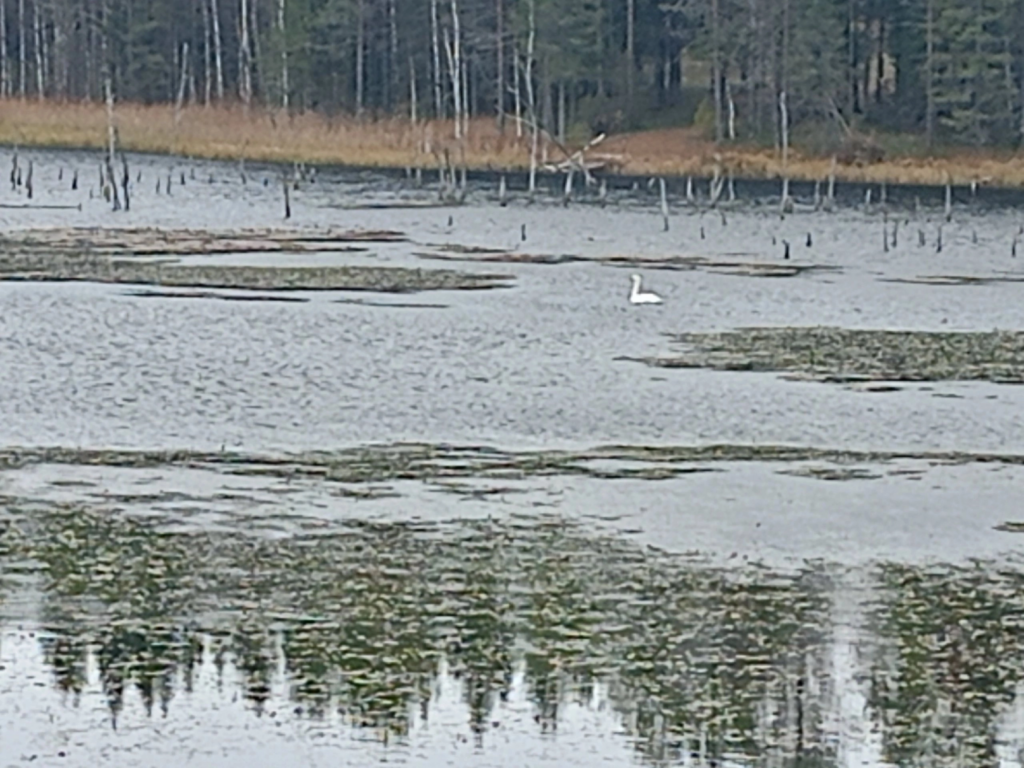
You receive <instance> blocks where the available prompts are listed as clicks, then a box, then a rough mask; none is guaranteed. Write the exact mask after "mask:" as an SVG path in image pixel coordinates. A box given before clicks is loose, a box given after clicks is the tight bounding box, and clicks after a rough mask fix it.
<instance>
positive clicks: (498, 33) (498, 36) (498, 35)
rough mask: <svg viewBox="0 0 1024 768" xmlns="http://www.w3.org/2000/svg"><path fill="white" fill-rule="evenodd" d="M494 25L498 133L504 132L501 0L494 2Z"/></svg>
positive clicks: (503, 57)
mask: <svg viewBox="0 0 1024 768" xmlns="http://www.w3.org/2000/svg"><path fill="white" fill-rule="evenodd" d="M494 11H495V16H496V18H497V21H496V23H495V32H494V38H495V39H494V44H495V49H496V58H497V61H495V67H496V68H497V84H496V90H497V92H498V94H497V99H496V103H495V108H496V109H497V119H498V131H499V132H501V133H504V132H505V7H504V5H503V2H502V0H495V7H494Z"/></svg>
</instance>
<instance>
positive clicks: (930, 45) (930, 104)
mask: <svg viewBox="0 0 1024 768" xmlns="http://www.w3.org/2000/svg"><path fill="white" fill-rule="evenodd" d="M925 12H926V14H927V16H926V18H925V46H926V54H925V64H924V66H925V75H924V87H925V113H924V125H925V129H924V130H925V137H926V139H927V141H928V147H929V148H931V146H932V144H933V143H934V141H935V66H934V61H933V56H934V55H935V6H934V0H928V3H927V6H926V9H925ZM1021 87H1022V88H1024V80H1022V81H1021ZM1022 132H1024V129H1022Z"/></svg>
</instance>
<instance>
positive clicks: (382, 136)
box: [0, 99, 1024, 190]
mask: <svg viewBox="0 0 1024 768" xmlns="http://www.w3.org/2000/svg"><path fill="white" fill-rule="evenodd" d="M115 125H116V127H117V131H118V134H119V137H120V142H121V143H120V146H121V147H122V148H123V149H125V150H126V151H129V152H135V153H142V154H153V155H161V156H172V157H173V156H179V157H189V158H196V159H207V160H220V161H236V162H243V161H250V162H267V163H278V164H285V163H301V164H309V165H325V166H336V167H344V168H357V169H359V168H362V169H376V170H382V171H383V170H392V171H402V170H404V169H413V168H420V169H423V170H436V169H437V168H438V167H439V165H441V164H443V163H445V162H446V160H445V158H446V157H447V158H448V159H449V161H450V162H451V163H452V165H455V166H459V167H461V166H464V167H465V168H466V169H467V171H469V172H471V173H515V174H521V173H526V172H527V171H528V169H529V164H530V163H529V151H528V143H529V142H528V135H527V134H526V132H525V131H524V132H523V135H522V137H517V136H516V130H515V128H514V127H512V126H511V125H509V126H507V127H506V129H505V131H504V133H500V132H499V131H498V130H497V128H496V126H495V123H494V120H492V119H490V118H478V119H476V120H474V121H473V122H472V123H471V125H470V130H469V134H468V137H467V138H466V139H465V140H464V141H462V142H459V141H456V140H455V139H454V138H453V137H452V126H451V124H450V123H445V122H439V121H423V122H418V123H416V124H412V123H411V122H410V121H409V120H407V119H398V118H390V119H386V120H376V121H372V120H363V121H357V120H354V119H351V118H347V117H346V118H341V117H330V116H325V115H320V114H313V113H303V114H295V115H279V114H277V113H274V112H271V111H267V110H264V109H261V108H251V109H249V110H245V109H243V108H242V107H238V106H209V107H206V106H188V107H185V108H183V109H182V110H181V111H180V112H179V113H177V114H176V112H175V109H174V108H173V107H171V106H168V105H155V106H146V105H138V104H119V105H118V106H117V107H116V110H115ZM545 144H546V146H544V147H543V153H542V156H541V158H540V161H541V167H539V168H538V174H539V175H540V174H543V175H552V174H561V173H563V172H562V171H559V170H557V169H553V168H551V167H548V168H544V165H546V164H548V163H550V164H554V165H557V164H558V163H560V162H562V161H563V160H564V159H565V158H564V155H563V153H562V151H561V150H560V149H559V148H557V147H556V146H554V145H553V144H550V143H545ZM0 145H2V146H5V147H8V148H32V149H53V150H103V149H105V148H106V146H107V117H106V108H105V106H104V105H102V104H98V103H92V104H88V103H66V104H57V103H52V102H33V101H20V100H16V99H14V100H12V99H7V100H0ZM575 148H576V146H575V145H573V146H572V147H571V149H575ZM587 159H588V161H597V162H602V163H603V164H604V167H603V168H602V169H599V170H598V171H597V173H598V174H600V175H606V176H617V177H624V178H628V177H635V178H639V177H644V178H647V177H651V176H664V177H666V178H674V179H680V178H685V177H688V176H691V177H694V178H699V179H706V178H710V177H712V176H714V174H715V170H716V168H718V169H720V170H721V172H722V173H723V174H725V175H731V176H732V177H733V178H734V179H735V180H736V181H749V182H762V183H764V182H771V181H775V180H781V178H782V170H783V168H782V162H781V158H780V157H778V156H777V153H776V152H774V151H773V150H771V149H761V148H756V147H742V146H739V147H737V146H731V147H715V146H714V144H713V143H712V142H709V141H707V140H705V139H702V138H701V137H700V136H699V134H698V133H697V132H696V131H694V130H693V129H686V128H673V129H661V130H649V131H643V132H639V133H631V134H613V135H611V136H609V137H608V138H607V139H606V140H605V141H604V142H602V143H601V144H600V145H599V146H597V147H595V148H594V149H592V150H590V151H589V152H588V154H587ZM788 170H789V173H788V175H789V178H790V180H791V181H793V182H797V183H814V182H817V181H821V182H824V181H825V180H826V179H827V178H828V176H829V173H830V172H831V170H832V157H831V156H828V157H815V156H810V155H804V154H801V153H800V152H799V151H798V150H793V151H791V158H790V162H789V164H788ZM835 178H836V182H837V183H843V184H861V185H864V184H875V185H878V184H886V185H893V186H897V187H898V186H918V187H944V186H945V185H946V184H947V182H948V183H952V184H953V185H954V186H969V185H977V186H978V187H987V188H998V189H1004V190H1019V189H1022V188H1024V154H1020V153H1013V152H1010V151H1008V150H1007V151H985V152H982V151H977V150H970V149H962V150H957V151H956V152H955V153H953V154H949V155H948V156H941V155H940V156H932V157H894V158H890V159H887V160H883V161H880V162H876V163H870V164H868V163H865V164H861V165H857V164H853V165H850V164H837V165H836V167H835Z"/></svg>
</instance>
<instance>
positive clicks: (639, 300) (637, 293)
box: [629, 275, 661, 304]
mask: <svg viewBox="0 0 1024 768" xmlns="http://www.w3.org/2000/svg"><path fill="white" fill-rule="evenodd" d="M629 279H630V280H632V281H633V288H632V289H631V290H630V292H629V303H630V304H661V296H659V295H658V294H656V293H651V292H650V291H641V290H640V275H632V276H631V277H630V278H629Z"/></svg>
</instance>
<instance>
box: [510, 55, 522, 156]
mask: <svg viewBox="0 0 1024 768" xmlns="http://www.w3.org/2000/svg"><path fill="white" fill-rule="evenodd" d="M512 54H513V56H512V60H513V61H514V62H515V66H514V67H513V68H512V94H513V97H514V99H515V102H514V108H515V111H516V138H517V139H521V138H523V96H522V90H521V88H522V86H521V85H520V83H519V46H518V45H515V47H514V48H513V49H512Z"/></svg>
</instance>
